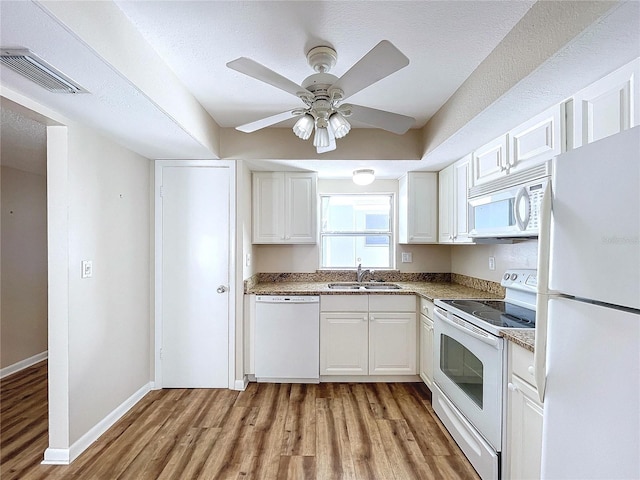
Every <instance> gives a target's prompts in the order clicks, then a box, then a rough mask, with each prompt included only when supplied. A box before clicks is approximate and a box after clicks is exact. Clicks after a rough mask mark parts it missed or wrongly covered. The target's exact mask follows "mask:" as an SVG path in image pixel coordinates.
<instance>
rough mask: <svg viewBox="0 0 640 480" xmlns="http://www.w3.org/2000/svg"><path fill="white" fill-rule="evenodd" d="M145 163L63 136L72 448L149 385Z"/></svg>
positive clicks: (89, 136)
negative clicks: (87, 265) (86, 268)
mask: <svg viewBox="0 0 640 480" xmlns="http://www.w3.org/2000/svg"><path fill="white" fill-rule="evenodd" d="M149 162H150V161H149V160H148V159H147V158H144V157H141V156H140V155H137V154H135V153H133V152H131V151H129V150H127V149H125V148H122V147H120V146H119V145H116V144H115V143H112V142H111V141H109V140H107V139H105V138H104V137H101V136H100V135H98V134H97V133H95V132H93V131H91V130H89V129H87V128H84V127H80V126H70V127H69V129H68V199H69V203H68V206H69V209H68V212H69V217H68V218H69V264H68V275H69V325H68V328H69V442H70V443H71V444H73V443H74V442H76V441H77V440H79V439H80V438H81V437H82V436H83V435H84V434H86V433H87V432H88V431H89V430H90V429H91V428H93V427H94V426H95V425H96V424H98V423H99V422H101V421H102V420H103V419H104V418H105V417H106V416H107V415H109V414H110V413H111V412H113V411H114V409H116V408H117V407H119V406H120V405H121V404H123V402H125V401H126V400H127V399H128V398H129V397H131V396H132V395H133V394H134V393H135V392H137V391H138V390H139V389H141V388H142V387H144V386H145V385H148V384H149V381H150V361H149V348H150V345H149V338H150V335H149V333H150V304H149V298H150V293H149V289H150V285H149V271H150V270H149V269H150V265H149V252H150V241H149V224H150V221H151V208H150V202H149V198H150V193H149V188H150V177H149V175H150V169H149ZM83 260H92V261H93V276H92V277H91V278H81V262H82V261H83Z"/></svg>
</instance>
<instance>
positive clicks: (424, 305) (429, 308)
mask: <svg viewBox="0 0 640 480" xmlns="http://www.w3.org/2000/svg"><path fill="white" fill-rule="evenodd" d="M419 298H420V313H421V314H422V315H424V316H425V317H427V318H430V319H431V320H433V302H432V301H430V300H427V299H426V298H423V297H419Z"/></svg>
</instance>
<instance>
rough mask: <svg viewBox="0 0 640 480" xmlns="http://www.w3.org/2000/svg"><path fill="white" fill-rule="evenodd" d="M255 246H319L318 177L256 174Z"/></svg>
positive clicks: (286, 173)
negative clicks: (306, 244) (287, 244)
mask: <svg viewBox="0 0 640 480" xmlns="http://www.w3.org/2000/svg"><path fill="white" fill-rule="evenodd" d="M252 213H253V243H316V242H317V240H316V237H317V235H316V231H317V218H318V213H317V174H316V173H313V172H303V173H291V172H254V173H253V210H252Z"/></svg>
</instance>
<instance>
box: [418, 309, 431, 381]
mask: <svg viewBox="0 0 640 480" xmlns="http://www.w3.org/2000/svg"><path fill="white" fill-rule="evenodd" d="M420 320H421V321H420V377H421V378H422V380H423V381H424V383H425V384H426V385H427V387H429V389H433V322H432V321H431V320H430V319H429V318H427V317H425V316H424V315H420Z"/></svg>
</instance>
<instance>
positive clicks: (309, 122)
mask: <svg viewBox="0 0 640 480" xmlns="http://www.w3.org/2000/svg"><path fill="white" fill-rule="evenodd" d="M314 122H315V120H314V119H313V116H311V115H310V114H308V113H305V114H303V115H302V116H301V117H300V118H299V119H298V121H297V122H296V124H295V125H294V126H293V133H295V134H296V136H297V137H298V138H301V139H302V140H309V137H310V136H311V132H313V124H314Z"/></svg>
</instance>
